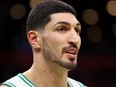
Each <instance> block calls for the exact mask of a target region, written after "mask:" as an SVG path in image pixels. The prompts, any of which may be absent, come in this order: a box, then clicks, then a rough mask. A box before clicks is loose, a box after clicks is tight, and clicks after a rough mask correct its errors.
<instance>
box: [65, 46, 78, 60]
mask: <svg viewBox="0 0 116 87" xmlns="http://www.w3.org/2000/svg"><path fill="white" fill-rule="evenodd" d="M77 52H78V50H77V49H76V48H68V49H66V50H65V53H66V54H67V55H68V58H69V59H70V61H74V60H75V59H76V57H77Z"/></svg>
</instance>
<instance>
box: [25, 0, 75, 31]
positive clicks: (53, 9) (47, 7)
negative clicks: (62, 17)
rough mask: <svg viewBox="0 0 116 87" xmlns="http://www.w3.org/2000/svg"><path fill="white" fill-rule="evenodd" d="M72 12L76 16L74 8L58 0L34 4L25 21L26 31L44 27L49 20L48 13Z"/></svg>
mask: <svg viewBox="0 0 116 87" xmlns="http://www.w3.org/2000/svg"><path fill="white" fill-rule="evenodd" d="M65 12H66V13H72V14H73V15H74V16H76V11H75V9H74V8H73V7H72V6H71V5H69V4H67V3H65V2H63V1H60V0H46V1H43V2H41V3H39V4H38V5H36V6H35V7H34V8H33V9H32V10H31V11H30V13H29V16H28V18H27V23H26V32H28V31H29V30H36V29H41V28H44V26H45V25H46V24H47V23H48V22H49V21H51V18H50V15H52V14H54V13H65Z"/></svg>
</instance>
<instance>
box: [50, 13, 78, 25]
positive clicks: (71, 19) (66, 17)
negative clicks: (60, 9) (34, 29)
mask: <svg viewBox="0 0 116 87" xmlns="http://www.w3.org/2000/svg"><path fill="white" fill-rule="evenodd" d="M60 21H64V22H67V23H69V24H77V23H79V21H78V20H77V19H76V17H75V16H74V15H73V14H71V13H55V14H52V15H51V21H50V22H51V23H52V24H53V25H54V24H56V23H58V22H60Z"/></svg>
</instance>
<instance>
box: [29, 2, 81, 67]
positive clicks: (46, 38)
mask: <svg viewBox="0 0 116 87" xmlns="http://www.w3.org/2000/svg"><path fill="white" fill-rule="evenodd" d="M41 31H42V33H41ZM80 31H81V26H80V23H79V21H78V20H77V19H76V13H75V10H74V9H73V7H72V6H70V5H68V4H66V3H64V2H61V1H53V0H49V1H45V2H42V3H41V4H39V5H37V6H36V7H35V8H34V9H33V10H32V11H31V13H30V14H29V17H28V19H27V36H28V40H29V42H30V44H31V46H32V48H33V53H34V56H36V58H37V57H38V54H39V55H41V56H39V57H42V58H43V59H44V60H45V61H48V63H51V64H54V65H58V66H60V67H63V68H65V69H73V68H75V67H76V64H77V55H78V51H79V48H80V45H81V38H80V35H79V33H80ZM38 49H39V51H38ZM54 65H53V66H54Z"/></svg>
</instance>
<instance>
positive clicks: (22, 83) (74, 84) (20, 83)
mask: <svg viewBox="0 0 116 87" xmlns="http://www.w3.org/2000/svg"><path fill="white" fill-rule="evenodd" d="M67 82H68V85H69V87H86V86H84V85H83V84H82V83H80V82H78V81H75V80H73V79H71V78H67ZM2 85H7V86H9V87H36V86H35V85H34V84H33V83H32V82H31V81H30V80H28V79H27V78H26V77H25V76H24V75H23V74H22V73H19V74H18V75H16V76H15V77H13V78H11V79H9V80H7V81H5V82H4V83H2Z"/></svg>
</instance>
